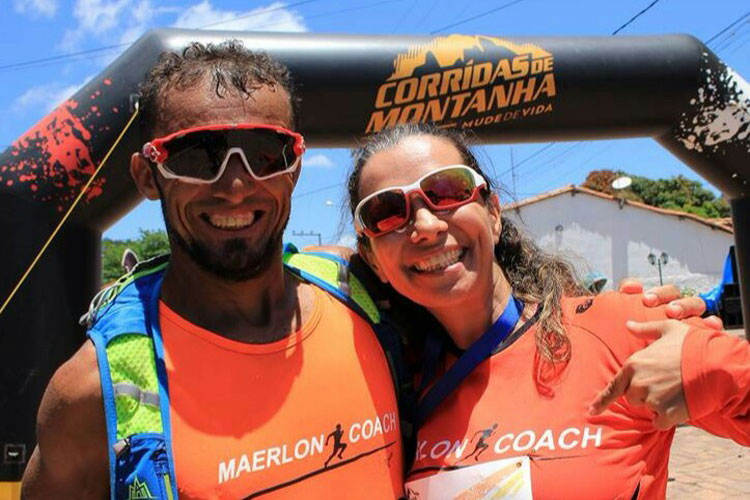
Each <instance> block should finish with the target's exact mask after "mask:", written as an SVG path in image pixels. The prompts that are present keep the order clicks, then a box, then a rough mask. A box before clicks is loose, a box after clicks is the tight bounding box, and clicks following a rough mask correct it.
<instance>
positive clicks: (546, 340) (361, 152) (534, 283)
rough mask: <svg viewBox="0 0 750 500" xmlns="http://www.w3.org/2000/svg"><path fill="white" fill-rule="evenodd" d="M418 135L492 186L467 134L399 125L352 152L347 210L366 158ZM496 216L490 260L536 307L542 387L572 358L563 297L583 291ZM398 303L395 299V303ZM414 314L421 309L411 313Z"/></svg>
mask: <svg viewBox="0 0 750 500" xmlns="http://www.w3.org/2000/svg"><path fill="white" fill-rule="evenodd" d="M419 135H426V136H431V137H439V138H441V139H443V140H446V141H449V142H450V143H452V144H453V146H455V148H456V149H457V150H458V152H459V154H460V155H461V157H462V159H463V162H464V164H466V165H467V166H468V167H471V168H472V169H474V170H476V171H477V172H478V173H479V174H480V175H481V176H482V177H484V179H485V180H486V181H487V185H488V186H491V187H492V186H493V183H492V182H491V180H490V179H489V178H488V176H487V175H486V174H485V173H484V171H483V170H482V168H481V166H480V165H479V162H478V160H477V157H476V155H475V154H474V153H473V152H472V150H471V147H470V143H469V141H468V139H467V137H466V136H465V135H464V134H462V133H461V132H459V131H456V130H452V129H445V128H437V127H435V126H434V125H430V124H408V125H401V126H398V127H393V128H388V129H385V130H384V131H382V132H379V133H377V134H374V135H371V136H368V137H365V138H364V139H363V142H362V143H361V145H360V147H358V148H357V149H356V150H354V151H353V153H352V157H353V167H352V171H351V173H350V174H349V180H348V186H347V187H348V192H349V208H350V211H351V213H352V214H354V210H355V208H356V206H357V204H358V203H359V201H360V197H359V183H360V179H361V176H362V168H363V167H364V165H365V164H366V163H367V162H368V160H369V159H370V158H371V157H372V156H373V155H374V154H376V153H377V152H379V151H383V150H386V149H389V148H391V147H394V146H396V145H397V144H399V143H400V142H402V141H403V140H404V139H406V138H408V137H413V136H419ZM490 195H491V191H490V190H486V191H485V195H484V197H485V201H487V200H488V199H489V196H490ZM501 220H502V230H501V234H500V241H499V243H498V244H497V245H496V246H495V258H496V260H497V262H498V263H499V265H500V268H501V269H502V270H503V272H504V273H505V276H506V278H507V279H508V282H509V283H510V285H511V287H512V288H513V293H514V295H516V296H517V297H518V298H519V299H521V300H523V301H524V302H527V303H536V304H538V305H539V306H540V309H541V311H540V313H539V317H538V320H537V321H538V323H539V328H537V333H536V346H537V355H538V357H539V360H541V361H545V362H547V363H542V365H544V364H547V365H549V364H551V365H553V367H550V366H547V367H544V366H538V374H539V375H540V377H541V378H542V379H543V380H542V382H543V384H542V385H546V383H544V382H549V380H547V379H550V378H554V374H556V373H558V371H559V365H560V364H563V365H564V364H566V363H567V361H568V360H569V359H570V356H571V345H570V340H569V339H568V336H567V335H566V333H565V328H564V327H563V324H562V299H563V297H566V296H568V297H569V296H579V295H585V294H587V292H586V290H585V289H584V288H583V286H582V285H581V282H580V280H579V279H578V277H577V275H576V272H575V270H574V268H573V266H572V265H571V264H570V263H569V262H568V261H567V260H565V259H564V258H562V257H560V256H559V255H555V254H554V253H549V252H545V251H544V250H542V249H541V248H539V246H537V245H536V244H535V243H534V242H533V241H532V240H531V239H530V238H529V237H528V236H526V235H525V234H523V233H522V232H521V231H519V230H518V228H517V227H516V225H515V224H514V223H513V222H512V221H511V220H509V219H508V218H507V217H505V216H502V218H501ZM360 242H361V243H363V244H365V245H366V244H368V242H367V238H366V237H364V236H360ZM394 293H395V291H394ZM401 304H402V303H401V302H399V305H400V306H401ZM415 314H416V315H417V316H419V314H422V313H419V312H416V311H415Z"/></svg>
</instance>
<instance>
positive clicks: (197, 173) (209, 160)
mask: <svg viewBox="0 0 750 500" xmlns="http://www.w3.org/2000/svg"><path fill="white" fill-rule="evenodd" d="M164 148H165V149H166V150H167V161H166V162H165V163H164V167H165V168H166V169H167V170H168V171H170V172H171V173H173V174H175V175H178V176H180V177H190V178H193V179H201V180H211V179H214V178H215V177H216V175H217V174H218V172H219V168H220V167H221V163H222V161H223V160H224V156H226V152H227V141H226V139H225V138H223V137H221V136H220V135H218V134H216V133H214V132H211V131H203V132H194V133H191V134H186V135H184V136H182V137H176V138H174V139H172V140H171V141H169V142H167V143H166V144H164Z"/></svg>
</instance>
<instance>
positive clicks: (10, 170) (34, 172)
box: [0, 92, 106, 212]
mask: <svg viewBox="0 0 750 500" xmlns="http://www.w3.org/2000/svg"><path fill="white" fill-rule="evenodd" d="M98 94H99V93H98V92H97V93H96V94H95V95H94V96H98ZM81 111H83V110H82V109H80V108H79V104H78V102H76V101H75V100H73V99H69V100H68V101H66V102H64V103H63V104H62V105H60V106H59V107H58V108H57V109H55V110H54V111H52V112H51V113H50V114H49V115H47V116H46V117H44V118H43V119H42V120H41V121H40V122H39V123H37V124H36V125H35V126H34V127H32V128H31V130H29V131H28V132H26V134H24V135H23V136H22V137H21V138H20V139H18V140H17V141H16V142H15V143H13V144H12V145H11V147H10V149H11V151H10V157H9V158H10V160H11V161H10V162H9V163H8V164H7V165H3V166H2V167H1V168H0V171H1V173H0V183H2V184H5V185H6V186H14V184H15V187H14V190H16V191H21V192H22V190H24V189H28V191H27V194H30V195H31V196H32V198H34V199H39V200H41V201H46V202H53V203H55V204H56V205H57V206H56V207H55V208H56V209H57V211H59V212H61V211H63V210H64V209H66V208H67V207H68V206H69V205H70V204H71V203H72V202H73V200H74V199H75V198H76V196H78V194H79V193H80V191H81V189H83V186H84V185H85V184H86V182H87V181H88V179H89V178H90V177H91V175H92V174H93V173H94V171H95V170H96V165H95V163H94V162H93V161H92V159H91V130H90V129H89V128H88V127H86V123H87V122H88V121H89V118H93V117H94V116H97V115H99V113H97V112H98V108H97V107H96V106H92V107H91V108H90V110H86V111H85V112H83V113H81ZM105 182H106V179H105V178H104V177H103V176H101V175H99V176H97V178H96V179H95V180H94V182H93V183H92V185H91V186H90V187H89V189H88V191H87V192H86V194H85V196H84V199H83V201H84V203H88V202H90V201H91V200H93V199H94V198H96V197H98V196H99V195H101V193H102V186H103V185H104V183H105Z"/></svg>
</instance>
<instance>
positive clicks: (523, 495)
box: [406, 456, 532, 500]
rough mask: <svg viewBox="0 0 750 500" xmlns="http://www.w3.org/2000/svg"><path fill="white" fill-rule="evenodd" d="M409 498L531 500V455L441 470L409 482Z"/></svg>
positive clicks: (407, 490)
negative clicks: (501, 499)
mask: <svg viewBox="0 0 750 500" xmlns="http://www.w3.org/2000/svg"><path fill="white" fill-rule="evenodd" d="M406 495H407V498H408V499H409V500H426V499H430V500H433V499H434V500H448V499H451V500H453V499H455V500H478V499H491V498H492V499H496V498H503V499H514V500H523V499H531V498H532V495H531V471H530V469H529V457H526V456H524V457H514V458H505V459H502V460H495V461H493V462H485V463H481V464H477V465H472V466H467V467H460V468H458V469H454V470H451V471H440V472H439V473H437V474H434V475H432V476H429V477H425V478H422V479H416V480H414V481H409V482H408V483H407V484H406Z"/></svg>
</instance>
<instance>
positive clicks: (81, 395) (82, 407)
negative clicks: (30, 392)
mask: <svg viewBox="0 0 750 500" xmlns="http://www.w3.org/2000/svg"><path fill="white" fill-rule="evenodd" d="M91 410H94V411H97V412H99V413H101V412H102V411H103V406H102V392H101V382H100V378H99V368H98V363H97V359H96V349H95V348H94V345H93V343H91V342H90V341H87V342H85V343H84V345H83V346H81V348H80V349H79V350H78V351H77V352H76V353H75V354H74V355H73V357H71V358H70V359H69V360H68V361H66V362H65V363H64V364H63V365H62V366H61V367H60V368H58V370H57V371H56V372H55V374H54V375H53V377H52V380H50V384H49V386H48V388H47V392H46V393H45V395H44V401H43V403H42V407H41V409H40V414H39V417H40V419H42V418H43V417H49V418H51V419H55V420H58V421H59V420H60V419H63V421H65V420H67V418H66V417H70V418H73V419H76V418H77V417H76V415H77V414H78V415H79V416H85V415H88V414H90V413H91ZM79 412H83V414H80V413H79ZM43 413H46V415H44V414H43Z"/></svg>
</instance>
